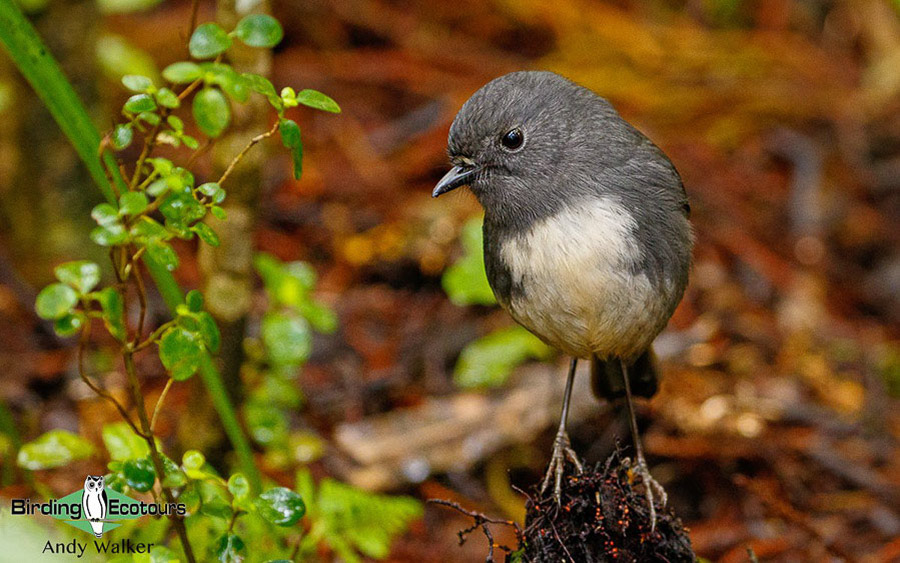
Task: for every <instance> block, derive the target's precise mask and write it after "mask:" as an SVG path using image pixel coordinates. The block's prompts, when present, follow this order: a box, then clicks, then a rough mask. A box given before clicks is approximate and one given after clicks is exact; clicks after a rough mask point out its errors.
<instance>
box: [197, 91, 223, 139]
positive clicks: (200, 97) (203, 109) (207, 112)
mask: <svg viewBox="0 0 900 563" xmlns="http://www.w3.org/2000/svg"><path fill="white" fill-rule="evenodd" d="M192 110H193V114H194V120H195V121H196V122H197V126H198V127H200V130H201V131H203V133H205V134H206V135H207V136H208V137H218V136H219V135H221V134H222V131H224V130H225V128H226V127H228V124H229V123H230V122H231V106H230V105H229V104H228V100H227V99H226V98H225V94H223V93H222V91H221V90H219V89H217V88H204V89H203V90H201V91H200V92H198V93H197V95H196V96H194V102H193V106H192Z"/></svg>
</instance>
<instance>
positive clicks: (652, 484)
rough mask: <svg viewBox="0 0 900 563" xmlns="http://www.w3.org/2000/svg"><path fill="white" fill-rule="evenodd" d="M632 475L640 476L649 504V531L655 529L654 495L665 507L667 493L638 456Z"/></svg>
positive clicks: (667, 497) (644, 461)
mask: <svg viewBox="0 0 900 563" xmlns="http://www.w3.org/2000/svg"><path fill="white" fill-rule="evenodd" d="M631 473H632V475H638V476H640V478H641V484H642V485H643V486H644V496H646V497H647V503H648V504H649V506H650V533H651V534H652V533H653V532H655V531H656V503H655V502H654V500H655V497H656V496H659V504H660V506H662V507H663V508H665V506H666V503H667V502H668V500H669V495H668V494H667V493H666V490H665V489H664V488H663V486H662V485H660V484H659V482H658V481H657V480H656V479H654V478H653V476H652V475H650V469H649V468H648V467H647V462H646V460H644V459H643V458H642V457H641V458H638V460H637V463H636V464H635V465H634V467H633V468H631Z"/></svg>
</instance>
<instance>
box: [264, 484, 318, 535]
mask: <svg viewBox="0 0 900 563" xmlns="http://www.w3.org/2000/svg"><path fill="white" fill-rule="evenodd" d="M254 504H256V508H258V509H259V513H260V515H262V517H263V518H265V519H266V520H268V521H269V522H271V523H273V524H275V525H276V526H285V527H287V526H293V525H294V524H296V523H297V522H298V521H299V520H300V519H301V518H303V515H304V514H305V513H306V505H305V504H304V503H303V499H302V498H300V495H298V494H297V493H295V492H294V491H292V490H290V489H287V488H285V487H273V488H271V489H269V490H268V491H266V492H264V493H263V494H261V495H259V498H258V499H256V502H255V503H254Z"/></svg>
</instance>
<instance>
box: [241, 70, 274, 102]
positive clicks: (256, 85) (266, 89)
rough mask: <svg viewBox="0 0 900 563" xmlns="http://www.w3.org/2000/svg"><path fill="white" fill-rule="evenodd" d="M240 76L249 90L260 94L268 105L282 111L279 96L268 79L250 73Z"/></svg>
mask: <svg viewBox="0 0 900 563" xmlns="http://www.w3.org/2000/svg"><path fill="white" fill-rule="evenodd" d="M241 76H243V77H244V81H245V83H246V84H247V86H249V87H250V89H251V90H253V91H254V92H257V93H259V94H262V95H263V96H265V97H266V99H267V100H269V103H270V104H271V105H272V107H274V108H275V109H276V110H278V111H279V112H281V111H282V110H284V102H283V101H282V100H281V96H279V95H278V93H277V92H276V91H275V86H273V85H272V82H270V81H269V79H268V78H265V77H263V76H260V75H258V74H253V73H251V72H245V73H244V74H242V75H241Z"/></svg>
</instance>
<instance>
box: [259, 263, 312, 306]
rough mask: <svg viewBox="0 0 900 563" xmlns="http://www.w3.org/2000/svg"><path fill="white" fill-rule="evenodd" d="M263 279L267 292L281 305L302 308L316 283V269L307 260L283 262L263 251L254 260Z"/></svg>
mask: <svg viewBox="0 0 900 563" xmlns="http://www.w3.org/2000/svg"><path fill="white" fill-rule="evenodd" d="M253 265H254V266H255V267H256V271H257V272H259V275H260V276H261V277H262V279H263V285H265V288H266V292H267V293H268V294H269V297H270V298H271V299H274V300H275V301H276V302H277V303H279V304H281V305H287V306H290V307H293V308H300V307H302V306H303V304H304V303H306V302H308V301H309V292H310V291H311V290H312V289H313V287H315V284H316V271H315V270H314V269H313V267H312V266H310V265H309V264H307V263H306V262H290V263H287V264H285V263H282V262H281V261H280V260H278V259H277V258H275V257H274V256H272V255H271V254H266V253H264V252H261V253H259V254H257V255H256V257H255V258H254V260H253Z"/></svg>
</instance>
